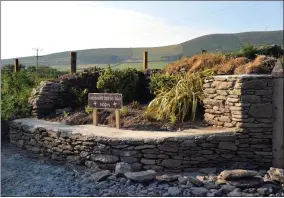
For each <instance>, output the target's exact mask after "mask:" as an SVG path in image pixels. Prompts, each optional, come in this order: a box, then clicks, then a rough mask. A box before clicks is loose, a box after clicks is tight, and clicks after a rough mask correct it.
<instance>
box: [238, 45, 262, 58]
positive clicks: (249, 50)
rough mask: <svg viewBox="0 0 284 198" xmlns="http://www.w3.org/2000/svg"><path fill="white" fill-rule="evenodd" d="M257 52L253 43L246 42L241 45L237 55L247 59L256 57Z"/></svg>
mask: <svg viewBox="0 0 284 198" xmlns="http://www.w3.org/2000/svg"><path fill="white" fill-rule="evenodd" d="M257 52H258V50H257V48H256V47H255V46H254V45H252V44H250V43H248V44H246V45H242V46H241V49H240V51H239V55H240V56H244V57H246V58H249V59H254V58H255V57H256V54H257Z"/></svg>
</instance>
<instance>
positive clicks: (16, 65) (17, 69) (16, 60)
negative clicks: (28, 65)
mask: <svg viewBox="0 0 284 198" xmlns="http://www.w3.org/2000/svg"><path fill="white" fill-rule="evenodd" d="M19 70H20V67H19V59H17V58H16V59H15V60H14V72H18V71H19Z"/></svg>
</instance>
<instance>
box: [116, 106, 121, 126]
mask: <svg viewBox="0 0 284 198" xmlns="http://www.w3.org/2000/svg"><path fill="white" fill-rule="evenodd" d="M115 124H116V128H117V129H119V128H120V110H119V109H116V110H115Z"/></svg>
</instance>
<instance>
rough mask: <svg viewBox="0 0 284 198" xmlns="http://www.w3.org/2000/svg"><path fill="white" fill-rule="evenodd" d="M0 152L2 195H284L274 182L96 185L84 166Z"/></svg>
mask: <svg viewBox="0 0 284 198" xmlns="http://www.w3.org/2000/svg"><path fill="white" fill-rule="evenodd" d="M1 151H2V152H1V196H13V197H17V196H21V197H25V196H28V197H34V196H56V197H59V196H72V197H73V196H86V197H87V196H141V197H144V196H151V197H153V196H186V197H189V196H192V197H196V196H201V197H204V196H209V197H212V196H229V197H230V196H237V197H242V196H249V197H252V196H254V197H259V196H269V197H274V196H276V197H280V196H282V197H283V196H284V189H282V190H281V187H280V186H279V185H275V184H271V183H267V184H264V185H263V186H262V187H261V188H246V189H242V190H241V189H239V188H236V187H234V186H231V185H227V184H226V185H222V186H220V185H216V184H215V183H214V182H209V183H208V182H205V181H204V182H203V187H194V186H193V185H192V182H193V183H194V184H195V185H197V184H198V183H200V181H199V180H198V183H196V182H197V181H196V180H197V179H194V180H192V179H191V181H190V182H189V181H187V183H186V185H184V184H182V183H183V182H182V180H180V179H179V181H173V182H167V183H161V182H159V183H158V182H157V180H153V181H151V182H148V183H143V184H141V183H136V182H133V181H131V180H130V179H127V178H122V177H118V178H117V177H116V176H114V175H111V176H110V177H108V178H107V179H106V180H105V181H101V182H96V181H95V179H96V178H95V176H94V175H96V174H95V172H94V171H93V172H92V170H91V169H89V168H85V167H84V166H75V167H74V166H72V165H70V164H69V165H68V164H62V163H61V164H60V163H56V162H54V161H51V160H49V159H47V158H44V157H39V156H38V155H36V154H32V153H29V152H28V151H26V150H23V149H21V148H18V147H15V146H13V145H11V144H8V143H5V144H4V145H2V148H1ZM199 173H200V172H199ZM199 173H198V174H199ZM187 174H195V173H187ZM182 175H185V173H183V174H182ZM192 176H194V177H195V175H192ZM198 177H199V176H198ZM201 177H202V176H201ZM182 178H183V177H182ZM188 182H189V183H188ZM201 183H202V182H201ZM198 186H200V185H199V184H198Z"/></svg>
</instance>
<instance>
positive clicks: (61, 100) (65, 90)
mask: <svg viewBox="0 0 284 198" xmlns="http://www.w3.org/2000/svg"><path fill="white" fill-rule="evenodd" d="M99 73H100V71H94V72H82V73H76V74H66V75H63V76H61V77H60V78H58V79H56V80H54V81H43V82H41V83H40V85H39V86H38V87H36V88H35V89H33V91H32V93H31V97H30V98H29V104H30V105H31V106H32V115H33V116H35V117H38V118H41V117H42V116H45V115H48V114H50V113H52V112H55V111H56V109H62V108H65V107H70V106H76V98H75V95H74V93H73V92H72V88H75V89H77V90H84V89H88V90H89V92H93V93H94V92H98V90H97V87H96V85H97V81H98V77H99Z"/></svg>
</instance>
